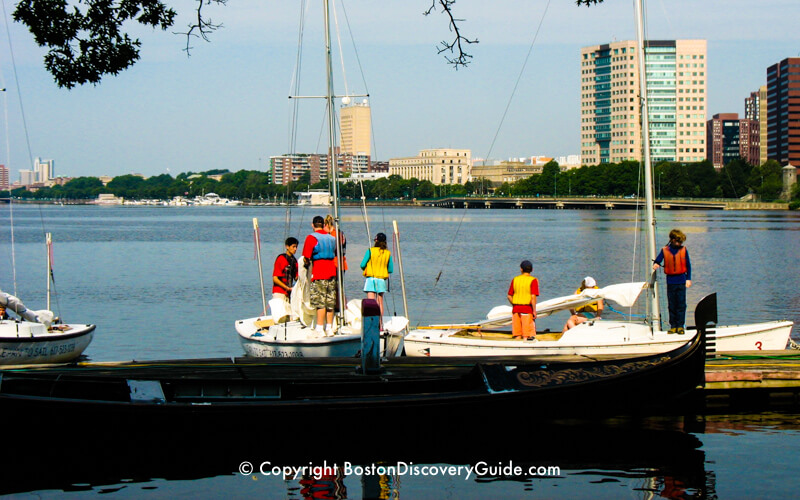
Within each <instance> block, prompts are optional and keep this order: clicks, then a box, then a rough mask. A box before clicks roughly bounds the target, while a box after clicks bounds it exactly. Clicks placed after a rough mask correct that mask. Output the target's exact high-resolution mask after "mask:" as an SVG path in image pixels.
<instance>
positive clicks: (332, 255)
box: [302, 215, 336, 336]
mask: <svg viewBox="0 0 800 500" xmlns="http://www.w3.org/2000/svg"><path fill="white" fill-rule="evenodd" d="M324 226H325V219H323V218H322V217H320V216H319V215H317V216H316V217H314V219H313V221H312V223H311V227H312V228H313V229H314V232H313V233H311V234H309V235H308V236H307V237H306V241H304V242H303V254H302V255H303V265H304V266H305V267H306V268H307V267H308V266H309V265H312V264H313V265H312V266H311V307H313V308H314V309H316V310H317V324H316V330H317V335H318V336H323V335H324V336H333V335H334V332H333V308H334V307H335V306H336V239H335V238H334V237H333V236H331V235H330V234H328V232H326V231H325V229H324ZM323 325H324V328H323Z"/></svg>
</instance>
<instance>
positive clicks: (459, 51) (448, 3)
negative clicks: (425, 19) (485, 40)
mask: <svg viewBox="0 0 800 500" xmlns="http://www.w3.org/2000/svg"><path fill="white" fill-rule="evenodd" d="M431 2H432V3H431V6H430V7H429V8H428V9H427V10H425V11H424V12H423V13H422V15H424V16H427V15H429V14H430V13H431V12H434V11H438V8H437V4H438V6H439V7H441V8H442V12H443V13H445V14H447V16H448V17H449V19H450V20H449V26H448V28H449V29H450V32H451V33H454V34H455V38H454V39H453V40H452V41H450V42H448V41H447V40H442V41H441V42H440V43H439V45H438V51H439V52H438V53H439V54H441V53H443V52H447V51H449V52H450V53H451V54H454V56H453V57H448V56H445V60H446V61H447V62H448V64H452V65H453V67H454V68H455V69H458V67H459V66H464V67H466V66H467V65H468V64H469V63H470V62H471V61H470V59H472V55H470V54H468V53H467V52H465V51H464V45H465V44H472V43H478V39H477V38H476V39H474V40H470V39H469V38H467V37H465V36H463V35H461V31H460V30H459V26H458V23H460V22H464V19H457V18H456V17H455V16H453V9H452V8H453V5H454V4H455V3H456V0H431Z"/></svg>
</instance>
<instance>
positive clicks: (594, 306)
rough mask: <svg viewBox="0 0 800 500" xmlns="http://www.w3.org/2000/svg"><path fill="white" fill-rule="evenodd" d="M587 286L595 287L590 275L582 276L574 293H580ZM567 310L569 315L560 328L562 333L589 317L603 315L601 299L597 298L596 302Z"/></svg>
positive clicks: (595, 283) (598, 317)
mask: <svg viewBox="0 0 800 500" xmlns="http://www.w3.org/2000/svg"><path fill="white" fill-rule="evenodd" d="M587 288H597V282H596V281H595V280H594V278H592V277H591V276H587V277H585V278H583V281H581V286H580V287H578V289H577V290H575V295H578V294H580V293H582V292H583V291H584V290H586V289H587ZM569 312H570V314H571V316H570V317H569V319H568V320H567V324H565V325H564V329H563V330H561V332H562V333H563V332H566V331H567V330H569V329H570V328H575V327H576V326H577V325H580V324H581V323H585V322H586V321H589V320H590V319H600V316H602V315H603V299H597V301H596V302H590V303H588V304H585V305H582V306H581V307H579V308H577V309H570V310H569Z"/></svg>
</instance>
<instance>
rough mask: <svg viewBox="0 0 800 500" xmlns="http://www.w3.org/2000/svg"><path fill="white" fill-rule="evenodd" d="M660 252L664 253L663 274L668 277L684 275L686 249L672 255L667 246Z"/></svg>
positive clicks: (683, 248) (682, 248)
mask: <svg viewBox="0 0 800 500" xmlns="http://www.w3.org/2000/svg"><path fill="white" fill-rule="evenodd" d="M662 252H663V253H664V273H666V274H668V275H670V276H672V275H675V274H686V247H681V249H680V250H678V253H676V254H674V255H673V254H672V252H670V250H669V245H667V246H665V247H664V249H663V250H662Z"/></svg>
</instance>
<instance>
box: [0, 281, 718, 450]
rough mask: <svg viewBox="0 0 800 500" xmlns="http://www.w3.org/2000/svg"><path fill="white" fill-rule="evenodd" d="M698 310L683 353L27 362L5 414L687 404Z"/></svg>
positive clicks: (385, 414)
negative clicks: (372, 360)
mask: <svg viewBox="0 0 800 500" xmlns="http://www.w3.org/2000/svg"><path fill="white" fill-rule="evenodd" d="M696 317H697V318H698V319H697V322H698V325H701V329H700V331H699V332H698V334H697V335H694V336H693V338H691V339H689V340H688V341H687V342H685V343H684V344H683V345H681V346H679V347H678V348H677V349H674V350H672V351H669V352H666V353H662V354H655V355H646V356H623V357H602V356H601V357H596V358H595V357H593V358H587V357H583V356H572V357H566V356H556V357H537V358H508V359H500V360H472V361H470V360H464V359H458V358H406V357H397V358H391V359H389V360H387V361H386V362H385V363H384V365H383V367H382V369H379V370H378V371H376V372H373V371H368V370H366V369H363V365H362V366H358V362H357V361H355V360H344V359H341V358H338V359H335V358H315V359H312V360H304V362H297V361H295V360H292V359H278V360H269V362H265V361H264V360H261V359H253V358H236V359H210V360H171V361H148V362H145V363H138V362H135V361H131V362H119V363H116V362H114V363H79V364H77V365H72V366H64V367H42V368H36V367H28V368H25V369H18V370H11V371H0V412H3V414H6V415H14V416H15V418H19V419H21V421H25V422H29V420H28V418H31V419H34V420H31V421H30V422H34V421H36V419H37V418H40V417H41V416H52V415H58V418H59V421H61V422H67V423H68V422H82V421H85V420H84V419H86V418H91V419H92V421H94V422H96V423H98V425H100V424H103V425H110V426H112V427H113V428H114V429H116V430H117V431H118V430H119V429H120V428H123V429H137V430H141V429H144V428H146V427H153V428H158V429H160V430H162V431H163V430H165V429H169V430H176V431H178V433H179V434H181V433H185V432H186V429H188V428H193V429H198V430H199V429H210V428H214V427H206V426H217V425H219V426H222V427H220V428H229V426H230V425H231V424H235V425H247V424H248V423H250V424H253V425H261V424H268V425H270V426H271V427H275V428H280V426H281V425H284V424H287V425H290V426H291V427H290V428H289V427H287V430H288V429H294V430H300V429H304V428H305V427H306V426H309V427H308V428H309V429H311V428H315V427H317V426H319V424H320V422H321V420H320V419H326V420H327V421H331V422H348V421H349V422H362V421H363V422H364V425H365V426H368V427H370V428H373V427H383V426H385V425H386V424H387V422H392V421H395V422H402V421H411V420H407V419H418V418H419V417H420V415H424V416H425V419H426V420H427V421H432V422H442V423H443V424H445V425H446V423H447V422H448V421H450V420H451V419H456V420H460V419H464V418H465V416H468V418H469V419H472V420H474V421H485V420H481V419H484V418H485V419H489V418H496V417H497V415H506V416H508V415H523V414H529V413H530V412H531V411H532V409H538V410H537V411H541V412H542V413H543V414H545V415H546V416H553V415H563V416H569V415H571V416H580V415H588V414H591V415H592V416H598V415H621V414H642V413H645V414H647V413H650V412H653V411H663V410H664V409H667V410H669V411H676V408H679V407H680V403H679V402H680V401H684V400H687V401H688V400H691V399H692V398H694V397H696V396H697V395H698V389H699V388H702V387H703V384H704V379H705V375H704V373H705V340H704V339H705V331H704V330H705V325H708V324H709V323H713V322H714V321H715V320H716V296H715V295H712V296H709V297H707V298H706V299H704V300H703V301H702V302H701V304H700V305H698V308H697V310H696ZM361 361H362V362H363V361H364V360H363V359H362V360H361ZM633 395H635V396H633ZM677 411H682V409H679V410H677ZM512 412H513V413H512ZM129 426H130V427H129ZM359 428H361V427H359ZM292 432H294V431H292Z"/></svg>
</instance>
